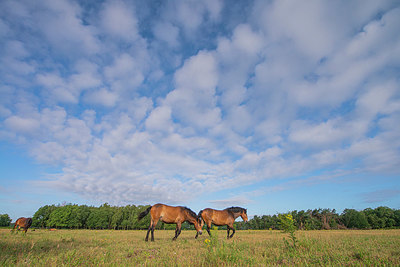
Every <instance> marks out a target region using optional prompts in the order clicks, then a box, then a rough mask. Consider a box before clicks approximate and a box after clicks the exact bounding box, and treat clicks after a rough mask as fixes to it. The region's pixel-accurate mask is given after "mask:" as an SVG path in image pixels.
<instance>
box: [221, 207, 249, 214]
mask: <svg viewBox="0 0 400 267" xmlns="http://www.w3.org/2000/svg"><path fill="white" fill-rule="evenodd" d="M224 210H226V211H228V212H231V213H239V212H242V211H243V212H244V213H246V214H247V210H246V209H244V208H241V207H230V208H226V209H224Z"/></svg>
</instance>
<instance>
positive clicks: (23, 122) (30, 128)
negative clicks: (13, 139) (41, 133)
mask: <svg viewBox="0 0 400 267" xmlns="http://www.w3.org/2000/svg"><path fill="white" fill-rule="evenodd" d="M4 124H5V125H6V127H8V128H10V129H11V130H12V131H15V132H17V133H21V134H26V135H28V136H30V135H32V134H34V133H36V132H37V131H38V130H39V122H38V121H37V120H36V119H34V118H23V117H19V116H10V117H8V118H7V119H6V120H5V121H4Z"/></svg>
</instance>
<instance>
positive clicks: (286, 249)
mask: <svg viewBox="0 0 400 267" xmlns="http://www.w3.org/2000/svg"><path fill="white" fill-rule="evenodd" d="M213 233H214V238H210V237H209V236H208V234H207V233H206V232H205V234H203V235H202V236H200V237H199V238H198V239H197V240H196V239H194V236H195V234H196V233H195V231H182V234H181V235H180V236H179V238H178V240H177V241H172V240H171V239H172V237H173V236H174V231H161V230H158V231H157V230H156V231H155V239H156V241H155V242H145V241H144V237H145V235H146V231H113V230H57V231H49V230H36V231H31V230H29V231H28V233H27V235H23V234H21V233H19V234H18V235H16V234H10V230H9V229H1V230H0V265H1V266H15V265H17V266H25V265H32V266H33V265H35V266H36V265H39V266H71V265H74V266H80V265H81V266H93V265H100V266H103V265H104V266H105V265H107V266H109V265H114V266H119V265H125V266H126V265H131V266H136V265H150V266H159V265H164V266H171V265H178V266H209V265H212V266H219V265H250V266H254V265H255V266H265V265H301V266H304V265H319V266H321V265H323V266H325V265H335V266H342V265H350V266H354V265H356V266H357V265H359V266H365V265H370V266H382V265H390V266H392V265H400V230H368V231H366V230H363V231H353V230H351V231H350V230H340V231H334V230H332V231H298V232H296V236H297V238H298V244H297V249H296V250H295V249H293V248H292V247H291V246H290V245H288V243H285V242H284V240H283V239H284V238H286V240H287V235H286V234H283V233H281V232H279V231H268V230H266V231H251V230H249V231H236V234H235V236H234V237H233V239H231V240H226V231H222V230H220V231H213ZM289 244H290V243H289Z"/></svg>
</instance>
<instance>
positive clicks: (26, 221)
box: [11, 217, 32, 234]
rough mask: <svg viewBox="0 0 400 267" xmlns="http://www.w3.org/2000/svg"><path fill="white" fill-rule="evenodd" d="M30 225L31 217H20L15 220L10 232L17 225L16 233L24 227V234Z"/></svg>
mask: <svg viewBox="0 0 400 267" xmlns="http://www.w3.org/2000/svg"><path fill="white" fill-rule="evenodd" d="M31 225H32V218H25V217H21V218H19V219H18V220H17V221H16V222H15V224H14V228H13V229H12V230H11V232H14V231H15V228H16V227H17V233H18V231H19V230H20V229H21V228H24V233H25V234H26V231H28V228H29V227H31Z"/></svg>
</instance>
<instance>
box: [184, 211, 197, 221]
mask: <svg viewBox="0 0 400 267" xmlns="http://www.w3.org/2000/svg"><path fill="white" fill-rule="evenodd" d="M186 221H188V222H190V223H193V224H195V223H197V218H194V217H192V216H191V215H190V214H189V213H186Z"/></svg>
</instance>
